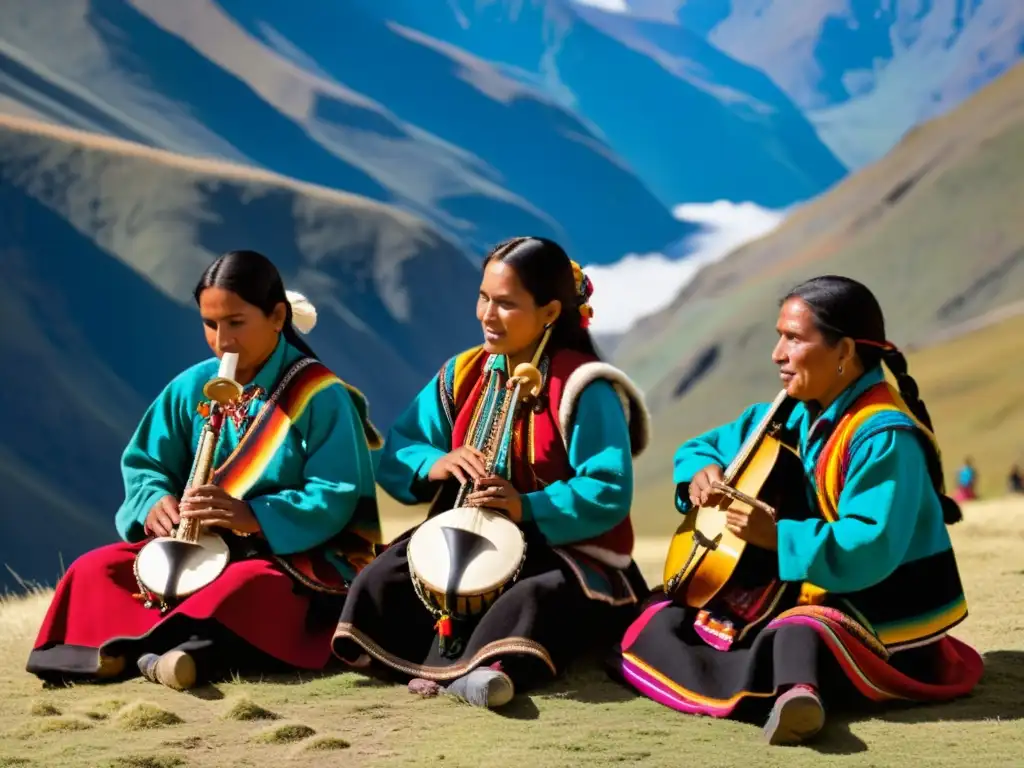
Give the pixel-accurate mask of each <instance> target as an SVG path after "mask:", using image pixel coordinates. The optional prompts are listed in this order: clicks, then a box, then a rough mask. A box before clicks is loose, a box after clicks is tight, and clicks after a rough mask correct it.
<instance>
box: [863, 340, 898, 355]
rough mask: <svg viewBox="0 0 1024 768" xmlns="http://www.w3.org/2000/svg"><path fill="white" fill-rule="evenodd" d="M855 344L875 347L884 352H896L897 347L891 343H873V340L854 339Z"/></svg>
mask: <svg viewBox="0 0 1024 768" xmlns="http://www.w3.org/2000/svg"><path fill="white" fill-rule="evenodd" d="M853 343H854V344H863V345H864V346H866V347H875V348H876V349H880V350H882V351H883V352H895V351H896V345H895V344H893V343H892V342H891V341H872V340H871V339H854V340H853Z"/></svg>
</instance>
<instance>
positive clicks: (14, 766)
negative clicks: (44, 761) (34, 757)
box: [0, 756, 32, 768]
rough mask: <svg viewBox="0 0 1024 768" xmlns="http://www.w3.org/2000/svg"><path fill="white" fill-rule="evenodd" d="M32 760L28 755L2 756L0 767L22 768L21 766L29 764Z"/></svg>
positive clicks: (0, 757)
mask: <svg viewBox="0 0 1024 768" xmlns="http://www.w3.org/2000/svg"><path fill="white" fill-rule="evenodd" d="M31 762H32V761H31V760H29V759H28V758H27V757H2V756H0V768H21V766H23V765H29V764H30V763H31Z"/></svg>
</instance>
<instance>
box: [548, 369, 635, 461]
mask: <svg viewBox="0 0 1024 768" xmlns="http://www.w3.org/2000/svg"><path fill="white" fill-rule="evenodd" d="M598 379H604V380H605V381H608V382H610V383H611V385H612V386H613V387H614V388H615V391H616V392H617V393H618V395H619V399H620V400H621V401H622V409H623V411H624V412H625V414H626V423H627V424H629V437H630V442H631V445H632V453H633V456H634V457H636V456H639V455H640V454H641V453H643V452H644V450H645V449H646V448H647V445H648V444H649V443H650V441H651V414H650V412H649V411H648V410H647V405H646V404H645V403H644V395H643V392H641V391H640V388H639V387H637V385H636V384H634V383H633V381H632V380H631V379H630V378H629V377H628V376H627V375H626V374H624V373H623V372H622V371H620V370H619V369H618V368H616V367H615V366H614V365H610V364H609V363H605V362H592V363H584V364H583V365H581V366H580V367H579V368H577V369H576V370H575V371H573V372H572V374H570V376H569V378H568V379H567V380H566V382H565V387H564V388H563V390H562V402H561V403H560V404H559V406H558V429H559V431H560V432H561V433H562V442H563V443H565V445H566V446H568V445H569V434H570V431H571V429H572V420H573V416H574V415H575V411H576V403H577V401H578V400H579V397H580V395H581V394H582V393H583V390H584V389H585V388H586V387H587V385H588V384H590V383H592V382H594V381H597V380H598Z"/></svg>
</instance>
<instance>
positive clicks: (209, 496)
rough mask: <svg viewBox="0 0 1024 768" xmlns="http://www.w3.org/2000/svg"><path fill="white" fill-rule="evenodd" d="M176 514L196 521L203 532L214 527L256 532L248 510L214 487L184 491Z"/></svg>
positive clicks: (248, 508)
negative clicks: (202, 528)
mask: <svg viewBox="0 0 1024 768" xmlns="http://www.w3.org/2000/svg"><path fill="white" fill-rule="evenodd" d="M179 510H180V512H181V516H182V517H183V518H188V519H192V520H198V521H199V522H200V524H201V525H202V526H203V527H204V528H210V527H212V526H218V527H221V528H227V529H229V530H232V531H234V532H235V533H242V534H248V533H258V532H259V530H260V524H259V521H258V520H257V519H256V515H254V514H253V511H252V508H250V507H249V505H248V504H247V503H245V502H244V501H239V500H238V499H236V498H235V497H234V496H230V495H228V493H227V492H226V491H224V490H223V489H222V488H218V487H217V486H216V485H200V486H199V487H197V488H190V489H189V490H187V491H185V495H184V496H183V497H182V499H181V505H180V506H179Z"/></svg>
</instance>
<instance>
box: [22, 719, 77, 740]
mask: <svg viewBox="0 0 1024 768" xmlns="http://www.w3.org/2000/svg"><path fill="white" fill-rule="evenodd" d="M88 728H92V723H90V722H89V721H88V720H82V719H79V718H77V717H47V718H46V719H44V720H37V721H35V722H29V723H25V724H24V725H22V726H21V728H19V729H17V730H16V731H14V733H12V734H11V735H12V736H14V737H15V738H16V739H21V740H27V739H32V738H35V737H37V736H41V735H43V734H46V733H71V732H72V731H84V730H86V729H88Z"/></svg>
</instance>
